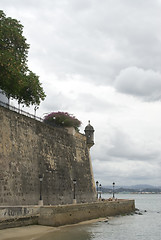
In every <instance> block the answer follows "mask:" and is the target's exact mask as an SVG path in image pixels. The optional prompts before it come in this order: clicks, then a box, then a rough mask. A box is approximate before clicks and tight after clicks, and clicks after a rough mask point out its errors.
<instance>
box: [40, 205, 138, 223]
mask: <svg viewBox="0 0 161 240" xmlns="http://www.w3.org/2000/svg"><path fill="white" fill-rule="evenodd" d="M134 210H135V202H134V200H118V201H103V202H95V203H86V204H77V205H65V206H51V207H42V208H40V217H39V218H38V224H40V225H46V226H53V227H58V226H62V225H67V224H75V223H79V222H81V221H87V220H91V219H97V218H103V217H105V218H107V217H109V216H116V215H121V214H123V215H124V214H127V213H130V212H134Z"/></svg>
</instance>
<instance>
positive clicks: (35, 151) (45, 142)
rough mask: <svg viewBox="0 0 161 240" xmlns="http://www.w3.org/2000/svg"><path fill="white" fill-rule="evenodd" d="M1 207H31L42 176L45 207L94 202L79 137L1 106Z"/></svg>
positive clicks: (87, 160)
mask: <svg viewBox="0 0 161 240" xmlns="http://www.w3.org/2000/svg"><path fill="white" fill-rule="evenodd" d="M0 166H1V167H0V205H1V206H4V205H5V206H6V205H9V206H13V205H36V204H37V203H38V200H39V191H40V182H39V174H43V175H44V178H43V183H42V187H43V190H42V196H43V200H44V204H45V205H50V204H51V205H53V204H70V203H72V201H73V179H74V178H75V179H76V180H77V184H76V199H77V202H78V203H79V202H92V201H95V197H96V192H95V186H94V181H93V175H92V171H91V163H90V157H89V150H88V148H87V144H86V138H85V136H84V135H82V134H78V133H76V135H74V136H73V135H72V134H68V132H67V131H66V130H65V129H60V128H54V127H51V126H48V125H45V124H44V123H41V122H38V121H36V120H34V119H31V118H28V117H26V116H23V115H20V114H18V113H16V112H12V111H10V110H8V109H6V108H3V107H1V106H0Z"/></svg>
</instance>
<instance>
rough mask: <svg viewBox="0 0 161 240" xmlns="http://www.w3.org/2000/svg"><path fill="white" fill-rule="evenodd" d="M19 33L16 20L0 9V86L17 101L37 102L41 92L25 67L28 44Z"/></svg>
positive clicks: (42, 98) (38, 83)
mask: <svg viewBox="0 0 161 240" xmlns="http://www.w3.org/2000/svg"><path fill="white" fill-rule="evenodd" d="M22 34H23V26H22V25H21V24H20V22H19V21H17V20H16V19H12V18H10V17H8V18H7V17H6V15H5V14H4V12H3V11H2V10H0V88H1V89H2V90H3V91H4V92H5V94H6V95H7V96H9V97H13V98H15V99H17V100H18V102H19V103H24V104H25V105H27V106H29V105H30V104H32V105H33V104H36V105H39V104H40V100H44V99H45V93H44V91H43V88H42V87H41V84H40V82H39V77H38V76H36V74H34V73H33V72H31V71H30V70H29V68H28V66H27V55H28V49H29V45H28V44H27V43H26V39H25V37H24V36H23V35H22Z"/></svg>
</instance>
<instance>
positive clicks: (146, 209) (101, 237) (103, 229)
mask: <svg viewBox="0 0 161 240" xmlns="http://www.w3.org/2000/svg"><path fill="white" fill-rule="evenodd" d="M109 197H111V196H110V195H103V198H109ZM116 197H117V198H124V199H135V207H136V208H138V209H139V210H140V213H141V214H134V215H126V216H117V217H112V218H110V219H109V220H108V222H104V221H103V222H95V223H90V224H83V225H73V226H68V227H64V228H61V229H60V230H58V231H56V232H52V233H48V234H46V235H43V236H42V237H39V238H36V239H37V240H96V239H97V240H161V194H118V195H117V196H116Z"/></svg>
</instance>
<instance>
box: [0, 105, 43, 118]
mask: <svg viewBox="0 0 161 240" xmlns="http://www.w3.org/2000/svg"><path fill="white" fill-rule="evenodd" d="M0 106H2V107H5V108H8V109H9V110H11V111H14V112H17V113H19V114H22V115H24V116H27V117H29V118H34V119H36V120H37V121H40V122H43V119H42V118H40V117H37V116H36V115H34V114H31V113H28V112H25V111H23V110H22V109H19V108H16V107H14V106H11V105H9V104H8V103H4V102H2V101H0Z"/></svg>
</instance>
